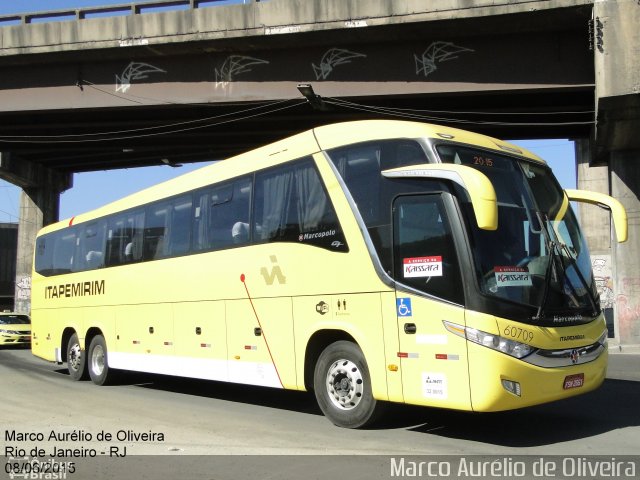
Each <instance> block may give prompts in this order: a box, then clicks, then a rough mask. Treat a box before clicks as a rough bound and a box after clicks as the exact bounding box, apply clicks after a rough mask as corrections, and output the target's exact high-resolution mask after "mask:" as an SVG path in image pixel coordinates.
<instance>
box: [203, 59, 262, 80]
mask: <svg viewBox="0 0 640 480" xmlns="http://www.w3.org/2000/svg"><path fill="white" fill-rule="evenodd" d="M268 63H269V61H268V60H262V59H260V58H254V57H247V56H245V55H229V56H228V57H227V58H226V59H225V61H224V62H223V63H222V65H220V67H219V68H216V69H215V74H216V84H221V83H227V82H232V81H233V80H234V79H235V77H236V76H238V75H240V74H242V73H247V72H250V71H251V70H253V68H252V67H254V66H255V65H267V64H268Z"/></svg>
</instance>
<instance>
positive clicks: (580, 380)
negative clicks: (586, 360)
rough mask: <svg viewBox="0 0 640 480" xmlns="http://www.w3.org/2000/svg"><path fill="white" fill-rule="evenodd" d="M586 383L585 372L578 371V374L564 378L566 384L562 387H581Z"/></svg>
mask: <svg viewBox="0 0 640 480" xmlns="http://www.w3.org/2000/svg"><path fill="white" fill-rule="evenodd" d="M583 385H584V373H578V374H576V375H569V376H567V377H565V379H564V386H563V387H562V388H563V389H565V390H569V389H570V388H580V387H582V386H583Z"/></svg>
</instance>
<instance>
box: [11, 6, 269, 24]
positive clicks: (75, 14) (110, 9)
mask: <svg viewBox="0 0 640 480" xmlns="http://www.w3.org/2000/svg"><path fill="white" fill-rule="evenodd" d="M258 2H260V0H158V1H155V2H144V3H126V4H121V5H107V6H104V7H86V8H76V9H68V10H51V11H45V12H34V13H21V14H13V15H0V27H4V26H12V25H27V24H30V23H46V22H53V21H69V20H84V19H88V18H99V17H110V16H126V15H140V14H143V13H157V12H164V11H175V10H192V9H196V8H205V7H214V6H222V5H242V4H248V3H258Z"/></svg>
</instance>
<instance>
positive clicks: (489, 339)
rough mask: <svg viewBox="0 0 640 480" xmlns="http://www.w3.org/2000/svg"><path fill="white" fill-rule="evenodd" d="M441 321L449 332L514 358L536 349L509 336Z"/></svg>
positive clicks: (521, 356)
mask: <svg viewBox="0 0 640 480" xmlns="http://www.w3.org/2000/svg"><path fill="white" fill-rule="evenodd" d="M443 323H444V326H445V328H446V329H447V330H449V331H450V332H451V333H455V334H456V335H459V336H461V337H464V338H466V339H467V340H469V341H470V342H473V343H477V344H478V345H482V346H483V347H488V348H491V349H492V350H497V351H498V352H502V353H506V354H507V355H510V356H512V357H515V358H524V357H526V356H527V355H530V354H531V353H533V352H535V351H536V348H534V347H532V346H531V345H527V344H526V343H520V342H516V341H514V340H511V339H509V338H504V337H500V336H498V335H494V334H492V333H487V332H483V331H482V330H477V329H475V328H469V327H463V326H461V325H456V324H454V323H449V322H447V321H443Z"/></svg>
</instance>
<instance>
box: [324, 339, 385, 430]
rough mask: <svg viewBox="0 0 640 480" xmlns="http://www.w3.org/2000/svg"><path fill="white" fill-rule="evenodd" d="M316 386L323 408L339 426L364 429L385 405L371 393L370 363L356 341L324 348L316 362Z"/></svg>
mask: <svg viewBox="0 0 640 480" xmlns="http://www.w3.org/2000/svg"><path fill="white" fill-rule="evenodd" d="M313 385H314V390H315V395H316V400H317V401H318V405H319V406H320V409H321V410H322V412H323V413H324V415H325V416H326V417H327V418H328V419H329V420H330V421H331V422H332V423H333V424H334V425H337V426H338V427H343V428H361V427H365V426H367V425H370V424H371V423H373V422H374V421H375V420H376V419H377V417H378V416H379V414H380V412H381V409H382V403H381V402H379V401H378V400H376V399H375V398H373V394H372V393H371V377H370V375H369V369H368V367H367V362H366V360H365V358H364V355H363V353H362V350H360V347H358V345H356V344H355V343H353V342H349V341H344V340H341V341H338V342H335V343H332V344H331V345H329V346H328V347H327V348H325V349H324V351H323V352H322V353H321V354H320V357H319V358H318V362H317V363H316V367H315V371H314V375H313Z"/></svg>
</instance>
